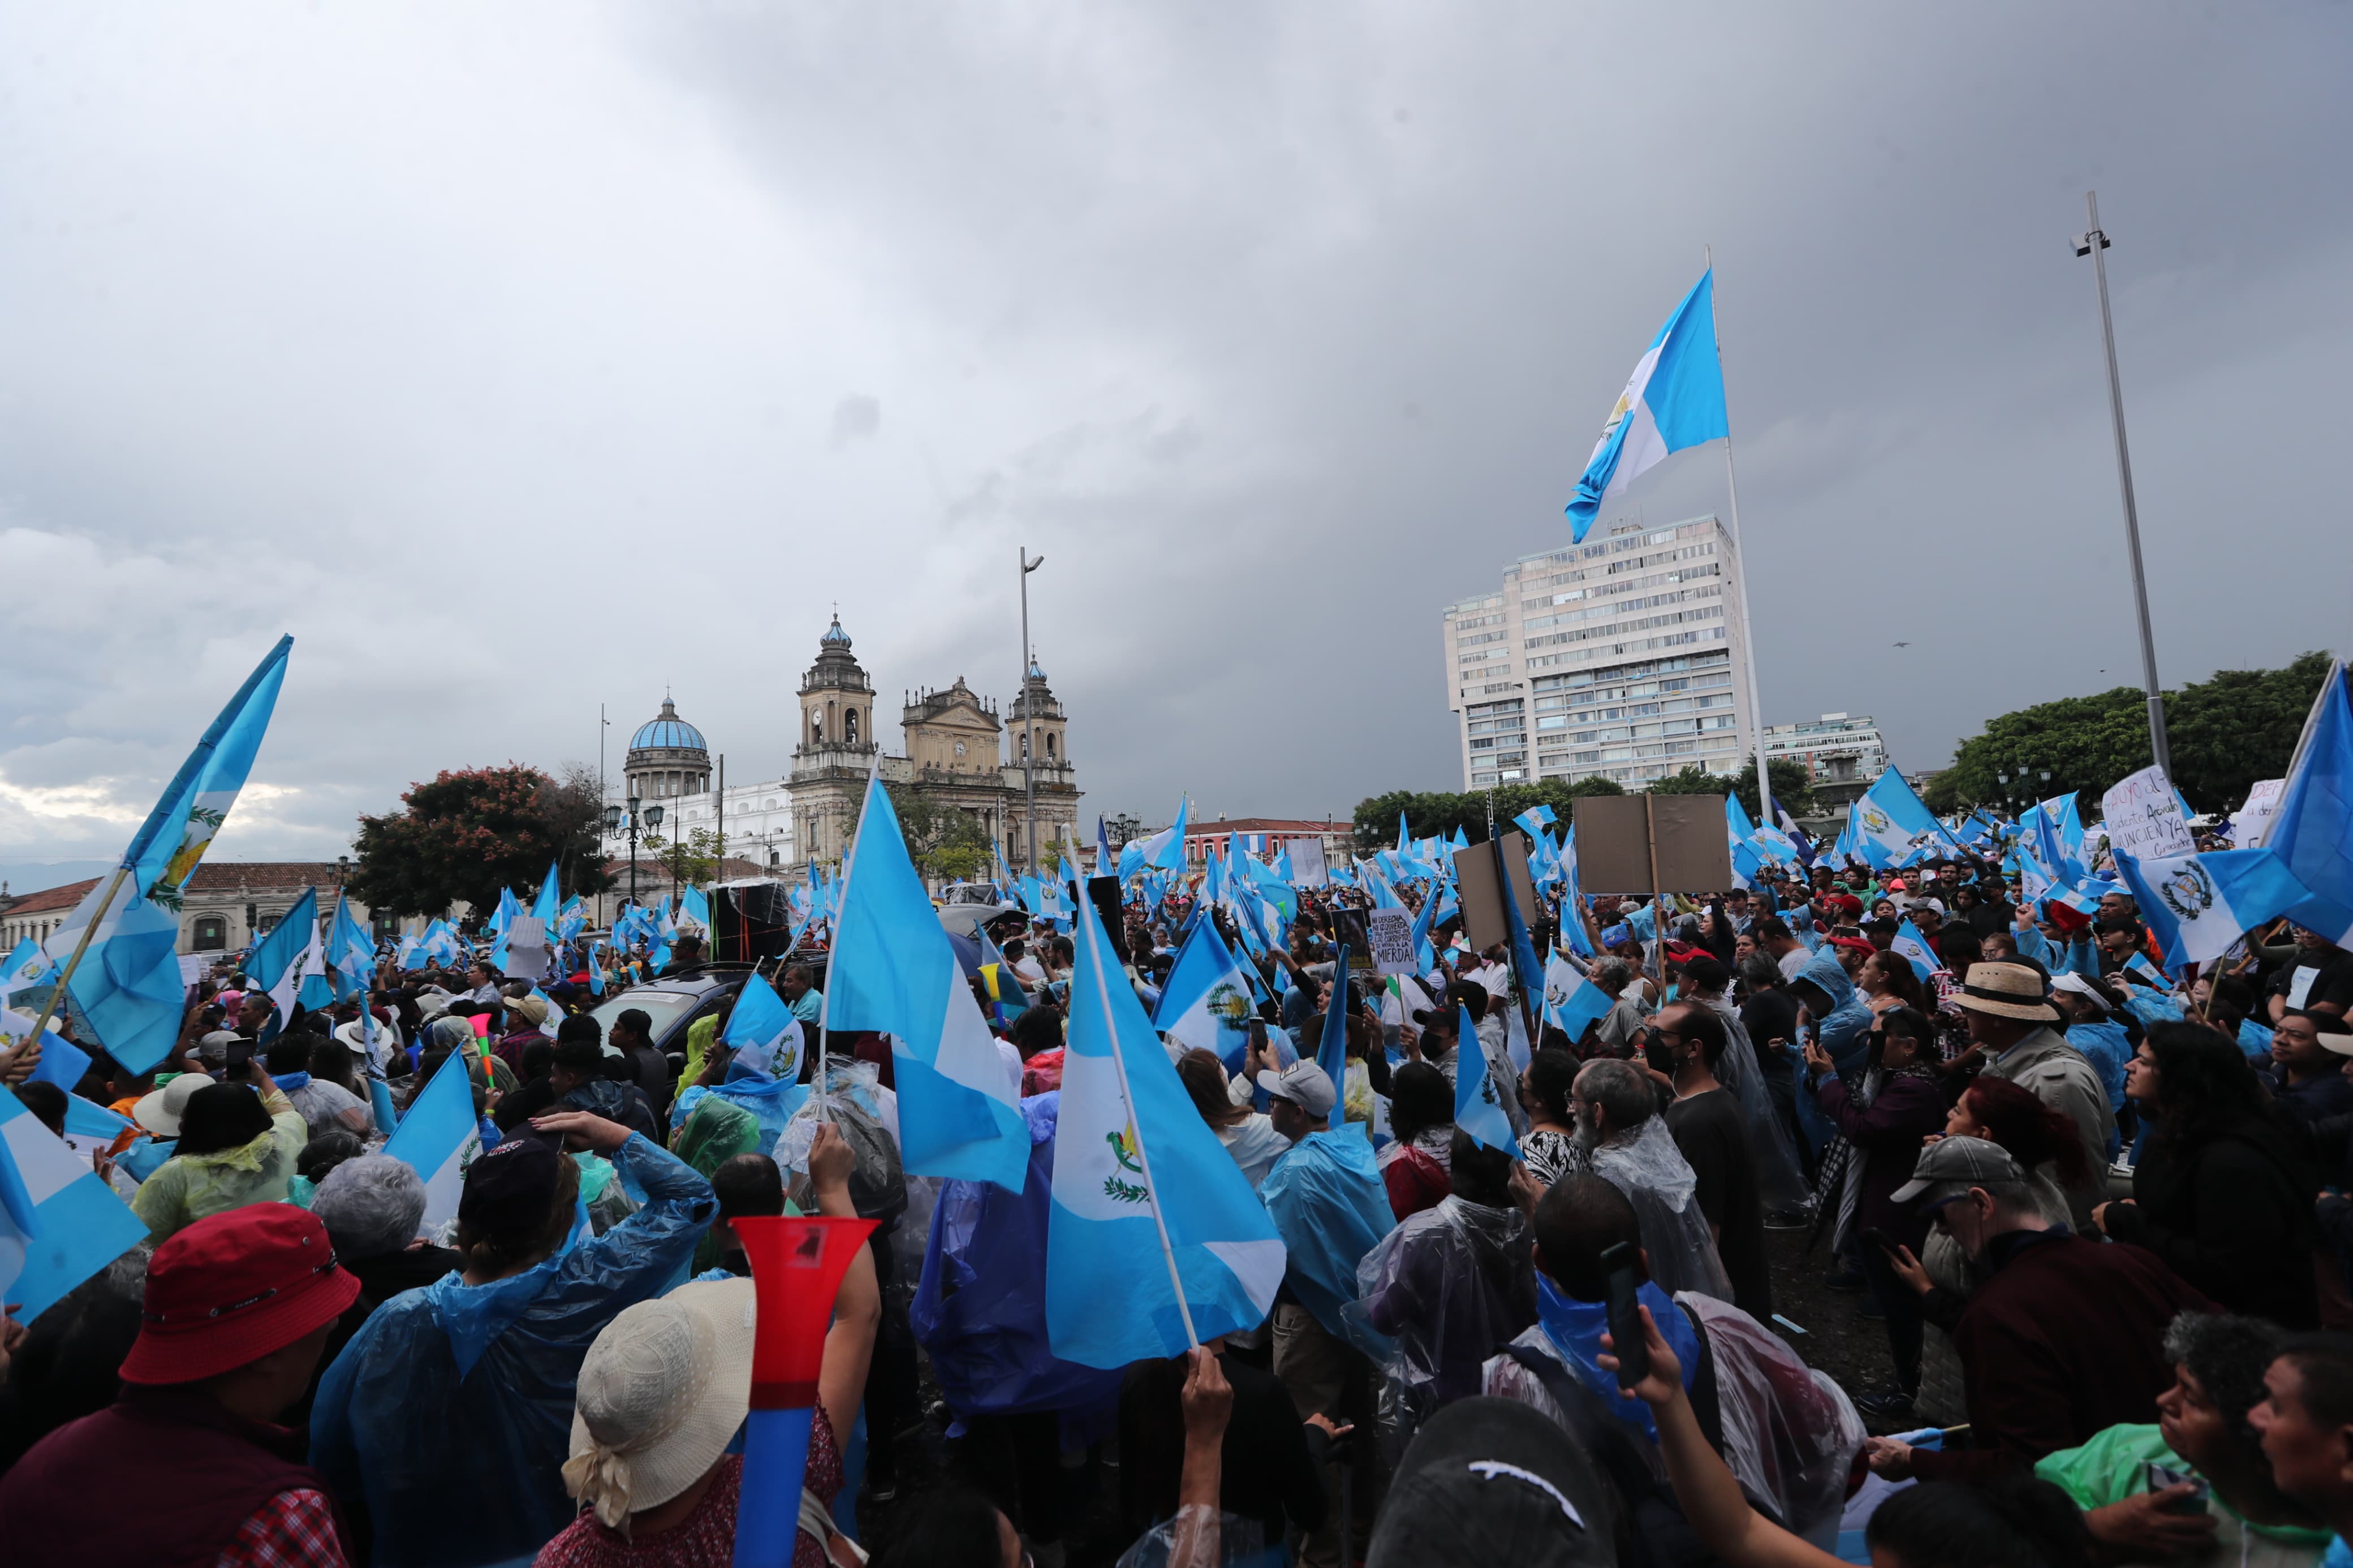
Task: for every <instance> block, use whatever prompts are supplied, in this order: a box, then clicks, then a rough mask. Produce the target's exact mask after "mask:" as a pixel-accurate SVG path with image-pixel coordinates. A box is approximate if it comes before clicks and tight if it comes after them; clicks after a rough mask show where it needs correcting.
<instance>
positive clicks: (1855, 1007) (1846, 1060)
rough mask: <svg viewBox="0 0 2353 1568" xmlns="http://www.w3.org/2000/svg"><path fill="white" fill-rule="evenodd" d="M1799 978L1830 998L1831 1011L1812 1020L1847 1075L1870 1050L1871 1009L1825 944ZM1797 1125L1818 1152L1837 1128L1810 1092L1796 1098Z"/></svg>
mask: <svg viewBox="0 0 2353 1568" xmlns="http://www.w3.org/2000/svg"><path fill="white" fill-rule="evenodd" d="M1797 977H1798V978H1799V980H1810V981H1811V982H1813V984H1815V985H1817V986H1819V987H1820V989H1821V992H1822V994H1824V995H1825V996H1828V997H1829V998H1830V999H1831V1010H1830V1012H1829V1013H1828V1014H1827V1015H1826V1016H1822V1017H1819V1018H1816V1019H1815V1020H1814V1022H1815V1024H1816V1025H1817V1026H1820V1033H1821V1042H1822V1049H1824V1050H1826V1051H1828V1052H1829V1053H1830V1056H1831V1062H1833V1063H1834V1064H1835V1065H1836V1066H1837V1068H1838V1072H1839V1076H1840V1077H1841V1078H1849V1077H1850V1075H1852V1073H1853V1072H1855V1071H1856V1070H1857V1069H1858V1068H1861V1067H1862V1062H1863V1058H1864V1057H1865V1056H1866V1055H1868V1054H1869V1052H1870V1050H1871V1023H1872V1018H1871V1008H1870V1007H1869V1005H1866V1004H1865V1003H1864V1002H1863V1000H1862V997H1861V996H1859V995H1857V994H1855V989H1854V982H1853V981H1852V980H1849V979H1848V978H1847V977H1846V970H1845V969H1844V968H1843V967H1841V965H1840V963H1839V961H1838V949H1836V948H1834V947H1831V946H1830V945H1829V944H1827V943H1825V944H1824V945H1823V946H1822V947H1821V948H1820V950H1819V951H1818V952H1815V954H1814V955H1813V956H1812V957H1811V958H1809V959H1808V960H1806V963H1805V967H1804V968H1802V969H1800V970H1799V971H1798V975H1797ZM1795 1109H1796V1110H1797V1112H1798V1128H1799V1131H1802V1132H1804V1133H1805V1135H1806V1140H1807V1142H1808V1144H1809V1145H1810V1147H1811V1148H1812V1149H1813V1151H1814V1152H1815V1153H1817V1154H1819V1153H1820V1152H1821V1151H1822V1145H1824V1144H1825V1143H1828V1142H1830V1141H1831V1134H1833V1133H1835V1132H1836V1131H1838V1129H1837V1127H1836V1126H1835V1125H1833V1124H1832V1123H1831V1119H1830V1118H1829V1117H1828V1116H1827V1115H1825V1114H1824V1113H1823V1111H1822V1109H1821V1107H1820V1106H1819V1105H1817V1104H1815V1103H1814V1097H1813V1096H1812V1095H1810V1094H1800V1095H1799V1096H1798V1097H1797V1104H1796V1107H1795Z"/></svg>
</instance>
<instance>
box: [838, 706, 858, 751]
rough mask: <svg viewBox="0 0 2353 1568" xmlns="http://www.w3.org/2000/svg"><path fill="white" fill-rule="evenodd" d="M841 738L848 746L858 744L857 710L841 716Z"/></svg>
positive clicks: (853, 709)
mask: <svg viewBox="0 0 2353 1568" xmlns="http://www.w3.org/2000/svg"><path fill="white" fill-rule="evenodd" d="M841 738H842V739H843V740H844V741H846V742H849V744H850V745H853V746H854V745H856V744H858V710H857V709H855V708H852V709H851V710H849V712H848V713H846V714H844V715H842V720H841Z"/></svg>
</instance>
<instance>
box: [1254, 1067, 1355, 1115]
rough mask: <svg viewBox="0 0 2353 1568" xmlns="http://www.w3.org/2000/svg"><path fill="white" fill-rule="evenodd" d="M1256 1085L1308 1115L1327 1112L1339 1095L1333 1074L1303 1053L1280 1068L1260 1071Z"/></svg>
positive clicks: (1329, 1111) (1330, 1109) (1329, 1113)
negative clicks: (1275, 1070) (1333, 1082)
mask: <svg viewBox="0 0 2353 1568" xmlns="http://www.w3.org/2000/svg"><path fill="white" fill-rule="evenodd" d="M1258 1086H1259V1088H1261V1089H1264V1090H1266V1092H1267V1093H1269V1094H1271V1095H1272V1096H1273V1097H1274V1098H1275V1099H1277V1100H1289V1101H1291V1103H1292V1104H1293V1105H1295V1106H1297V1107H1299V1109H1300V1110H1303V1111H1305V1112H1307V1114H1308V1115H1310V1116H1329V1115H1331V1114H1332V1107H1333V1106H1334V1105H1335V1104H1336V1103H1338V1100H1339V1098H1340V1097H1339V1096H1338V1095H1337V1094H1335V1093H1334V1092H1333V1089H1332V1078H1331V1075H1330V1074H1329V1073H1326V1072H1325V1071H1324V1069H1323V1068H1319V1067H1317V1066H1316V1065H1315V1064H1314V1062H1312V1061H1310V1060H1308V1059H1307V1058H1305V1057H1302V1058H1299V1060H1297V1061H1295V1062H1293V1063H1292V1064H1291V1065H1290V1066H1289V1067H1287V1068H1283V1069H1282V1071H1281V1072H1271V1071H1270V1072H1261V1073H1260V1074H1259V1075H1258Z"/></svg>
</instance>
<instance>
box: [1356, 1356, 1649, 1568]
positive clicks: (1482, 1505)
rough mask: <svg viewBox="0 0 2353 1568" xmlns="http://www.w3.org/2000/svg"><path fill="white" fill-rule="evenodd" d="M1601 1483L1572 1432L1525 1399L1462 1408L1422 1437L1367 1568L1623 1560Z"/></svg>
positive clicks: (1473, 1401)
mask: <svg viewBox="0 0 2353 1568" xmlns="http://www.w3.org/2000/svg"><path fill="white" fill-rule="evenodd" d="M1614 1517H1615V1515H1614V1513H1613V1511H1612V1505H1611V1503H1610V1500H1609V1493H1608V1491H1607V1490H1606V1489H1605V1488H1604V1487H1603V1485H1602V1481H1601V1478H1600V1477H1599V1476H1598V1475H1596V1474H1595V1473H1594V1470H1593V1466H1592V1462H1591V1461H1590V1460H1588V1458H1586V1457H1585V1453H1584V1450H1583V1449H1581V1448H1579V1447H1577V1441H1576V1439H1575V1438H1573V1437H1571V1436H1569V1435H1568V1433H1567V1429H1566V1428H1564V1427H1562V1426H1560V1425H1559V1424H1558V1423H1557V1422H1555V1421H1553V1420H1552V1419H1550V1418H1549V1417H1547V1416H1546V1415H1540V1414H1538V1413H1537V1412H1536V1411H1535V1410H1533V1409H1531V1408H1530V1407H1528V1406H1527V1405H1522V1404H1520V1403H1518V1402H1517V1401H1515V1400H1510V1399H1497V1398H1493V1397H1492V1396H1488V1395H1483V1394H1482V1395H1479V1396H1476V1397H1473V1398H1470V1399H1459V1400H1456V1401H1455V1402H1454V1403H1453V1404H1451V1405H1446V1406H1445V1407H1444V1408H1442V1409H1440V1411H1439V1412H1438V1414H1436V1415H1432V1416H1431V1417H1430V1419H1429V1420H1428V1421H1427V1422H1425V1423H1424V1424H1423V1426H1422V1428H1421V1430H1420V1431H1419V1432H1418V1433H1416V1434H1415V1435H1414V1439H1413V1442H1412V1444H1411V1445H1410V1446H1409V1447H1407V1449H1406V1451H1405V1458H1404V1459H1403V1460H1402V1461H1400V1462H1399V1464H1398V1474H1397V1479H1396V1480H1395V1482H1393V1483H1392V1484H1391V1486H1390V1488H1389V1501H1388V1506H1387V1507H1385V1508H1384V1509H1383V1510H1381V1518H1380V1522H1379V1523H1378V1524H1377V1525H1376V1526H1375V1527H1374V1531H1373V1539H1372V1545H1371V1549H1370V1550H1369V1551H1368V1552H1366V1558H1365V1562H1366V1568H1406V1565H1407V1564H1412V1565H1414V1568H1424V1565H1428V1568H1452V1565H1455V1564H1461V1565H1462V1568H1474V1565H1475V1568H1495V1565H1496V1564H1498V1563H1510V1564H1512V1565H1513V1568H1580V1565H1585V1564H1594V1565H1600V1564H1609V1563H1616V1562H1617V1561H1618V1551H1617V1543H1616V1541H1615V1538H1614V1530H1613V1525H1612V1521H1613V1519H1614Z"/></svg>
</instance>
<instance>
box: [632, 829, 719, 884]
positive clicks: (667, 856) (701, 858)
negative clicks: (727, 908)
mask: <svg viewBox="0 0 2353 1568" xmlns="http://www.w3.org/2000/svg"><path fill="white" fill-rule="evenodd" d="M638 847H639V848H641V849H643V850H644V851H645V852H646V854H647V855H648V856H649V857H650V858H652V859H653V862H654V864H656V865H657V866H659V867H660V868H662V869H663V870H665V871H668V872H669V873H670V880H671V881H673V882H676V883H678V884H680V885H681V886H682V887H695V886H699V885H701V884H702V883H704V882H709V881H713V880H715V879H717V878H718V876H719V861H720V844H719V830H718V829H717V828H715V827H693V828H689V829H688V830H687V834H686V837H684V838H683V839H670V838H664V837H661V836H660V835H659V834H655V833H649V834H647V835H646V836H645V837H642V838H640V839H638Z"/></svg>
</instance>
